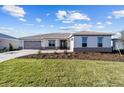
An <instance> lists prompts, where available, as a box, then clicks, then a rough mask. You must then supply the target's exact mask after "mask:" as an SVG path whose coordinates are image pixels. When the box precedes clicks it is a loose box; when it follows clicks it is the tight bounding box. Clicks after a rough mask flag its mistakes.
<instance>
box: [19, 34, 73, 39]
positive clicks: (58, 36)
mask: <svg viewBox="0 0 124 93" xmlns="http://www.w3.org/2000/svg"><path fill="white" fill-rule="evenodd" d="M70 35H71V34H70V33H48V34H41V35H34V36H28V37H22V38H19V39H21V40H41V39H67V38H68V37H69V36H70Z"/></svg>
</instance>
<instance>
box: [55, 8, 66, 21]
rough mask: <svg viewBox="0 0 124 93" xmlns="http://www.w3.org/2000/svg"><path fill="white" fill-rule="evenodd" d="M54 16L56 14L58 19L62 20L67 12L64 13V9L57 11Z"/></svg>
mask: <svg viewBox="0 0 124 93" xmlns="http://www.w3.org/2000/svg"><path fill="white" fill-rule="evenodd" d="M56 16H57V18H58V19H59V20H63V19H64V18H65V17H66V16H67V13H66V11H61V10H60V11H58V12H57V13H56Z"/></svg>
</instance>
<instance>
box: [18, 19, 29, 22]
mask: <svg viewBox="0 0 124 93" xmlns="http://www.w3.org/2000/svg"><path fill="white" fill-rule="evenodd" d="M19 20H20V21H22V22H26V21H27V20H26V19H24V18H19Z"/></svg>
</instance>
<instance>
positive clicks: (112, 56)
mask: <svg viewBox="0 0 124 93" xmlns="http://www.w3.org/2000/svg"><path fill="white" fill-rule="evenodd" d="M19 58H37V59H83V60H103V61H121V62H124V54H122V56H120V55H119V53H96V52H73V53H67V52H65V53H41V54H32V55H28V56H23V57H19Z"/></svg>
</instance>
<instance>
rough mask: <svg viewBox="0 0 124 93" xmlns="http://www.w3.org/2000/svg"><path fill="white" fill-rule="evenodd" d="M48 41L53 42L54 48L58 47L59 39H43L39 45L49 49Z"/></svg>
mask: <svg viewBox="0 0 124 93" xmlns="http://www.w3.org/2000/svg"><path fill="white" fill-rule="evenodd" d="M49 40H55V46H56V47H59V45H60V43H59V39H43V40H42V41H43V42H42V43H41V45H42V47H49Z"/></svg>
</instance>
